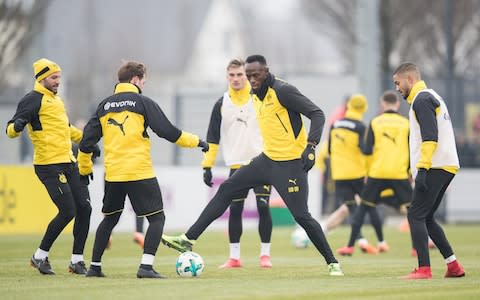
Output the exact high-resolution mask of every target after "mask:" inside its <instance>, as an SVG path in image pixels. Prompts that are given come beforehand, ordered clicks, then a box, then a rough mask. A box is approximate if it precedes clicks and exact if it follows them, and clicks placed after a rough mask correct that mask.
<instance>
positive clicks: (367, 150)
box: [361, 123, 375, 155]
mask: <svg viewBox="0 0 480 300" xmlns="http://www.w3.org/2000/svg"><path fill="white" fill-rule="evenodd" d="M374 145H375V135H374V134H373V129H372V123H370V126H368V129H367V134H366V136H365V142H364V143H363V146H362V147H361V149H362V152H363V154H365V155H372V153H373V146H374Z"/></svg>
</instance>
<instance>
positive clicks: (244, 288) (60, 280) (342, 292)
mask: <svg viewBox="0 0 480 300" xmlns="http://www.w3.org/2000/svg"><path fill="white" fill-rule="evenodd" d="M445 229H446V233H447V235H448V237H449V238H450V241H451V243H452V244H453V246H454V249H455V252H456V255H457V257H458V258H459V260H460V262H461V263H462V264H463V265H464V267H465V270H466V273H467V276H466V277H465V278H460V279H444V278H443V273H444V272H445V265H444V262H443V259H442V257H441V256H440V254H439V253H438V251H437V250H434V251H432V253H431V261H432V270H433V279H432V280H424V281H404V280H400V279H398V276H401V275H405V274H406V273H408V272H410V271H411V270H412V269H413V268H414V267H415V266H416V259H415V258H413V257H411V256H410V238H409V234H407V233H400V232H399V231H398V230H397V229H396V228H393V227H390V228H386V230H385V236H386V239H387V241H388V242H389V244H390V247H391V250H390V252H388V253H386V254H381V255H378V256H371V255H367V254H363V253H361V252H360V251H358V249H357V250H356V252H355V254H354V256H352V257H345V258H344V257H338V259H339V260H340V263H341V264H342V267H343V270H344V272H345V274H346V276H345V277H337V278H333V277H329V276H328V273H327V268H326V265H325V263H324V260H323V258H322V257H321V256H320V255H319V254H318V253H317V251H316V250H315V249H314V248H313V247H309V248H307V249H295V248H293V246H291V244H290V233H291V232H292V230H293V228H290V227H287V228H286V227H276V228H274V232H273V237H272V262H273V268H272V269H261V268H260V267H259V266H258V254H259V241H258V234H257V233H256V231H253V230H252V231H247V232H244V235H243V238H242V261H243V263H244V267H243V268H241V269H230V270H220V269H218V268H217V267H218V265H220V264H222V263H223V262H224V261H225V259H226V258H227V255H228V240H227V237H226V235H225V234H224V233H223V232H213V231H207V232H206V233H205V234H204V235H203V236H202V237H201V238H200V240H199V241H198V243H197V245H196V247H195V248H194V251H196V252H198V253H200V254H201V255H202V256H203V258H204V260H205V264H206V269H205V270H204V273H203V274H202V276H201V277H199V278H190V279H186V278H180V277H178V276H177V275H176V273H175V260H176V257H177V253H176V252H175V251H173V250H171V249H168V248H166V247H164V246H163V245H162V246H161V247H160V249H159V251H158V254H157V258H156V261H155V268H156V270H157V271H159V272H161V273H162V274H164V275H167V276H168V279H166V280H151V279H141V280H140V279H136V277H135V274H136V271H137V268H138V264H139V261H140V256H141V251H140V249H139V248H138V246H137V245H136V244H134V243H133V242H132V235H131V234H115V236H114V240H113V247H112V249H110V250H108V251H107V252H106V254H105V255H104V258H103V271H104V273H105V274H106V275H107V278H85V277H82V276H78V275H71V274H69V273H68V272H67V265H68V262H69V259H70V254H69V253H70V249H71V241H72V238H71V237H70V235H62V236H61V237H60V238H59V240H58V241H57V242H56V244H55V245H54V247H53V248H52V250H51V252H50V261H51V263H52V266H53V268H54V270H55V271H56V273H57V275H55V276H42V275H40V274H39V273H38V271H36V270H34V269H33V268H31V267H30V266H29V265H28V262H29V258H30V256H31V255H32V253H33V251H34V250H35V249H36V247H37V246H38V243H39V240H40V236H27V235H22V236H1V237H0V241H1V243H0V299H110V300H114V299H115V300H118V299H192V300H193V299H194V300H197V299H302V300H305V299H337V300H338V299H409V300H411V299H480V226H478V225H476V226H473V225H464V226H446V227H445ZM169 234H171V232H169ZM364 234H365V235H366V237H367V238H369V239H370V240H374V238H373V231H372V230H371V228H369V227H368V226H367V228H365V229H364ZM347 235H348V228H347V227H343V228H340V229H338V230H336V231H334V232H333V233H332V234H330V235H329V236H328V239H329V241H330V244H331V246H332V248H333V249H336V248H338V247H340V246H343V245H344V244H345V243H346V241H347ZM93 236H94V235H93V234H91V235H90V236H89V240H88V243H87V246H86V259H87V261H89V259H90V256H91V249H92V243H93Z"/></svg>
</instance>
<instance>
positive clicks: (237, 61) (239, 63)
mask: <svg viewBox="0 0 480 300" xmlns="http://www.w3.org/2000/svg"><path fill="white" fill-rule="evenodd" d="M244 65H245V62H244V61H243V60H241V59H239V58H234V59H232V60H231V61H230V62H229V63H228V65H227V70H228V69H230V68H232V67H233V68H239V67H243V66H244Z"/></svg>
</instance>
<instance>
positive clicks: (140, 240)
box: [133, 216, 145, 248]
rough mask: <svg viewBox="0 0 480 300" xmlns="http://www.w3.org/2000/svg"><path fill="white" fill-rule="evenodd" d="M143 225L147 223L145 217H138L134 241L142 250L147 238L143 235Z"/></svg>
mask: <svg viewBox="0 0 480 300" xmlns="http://www.w3.org/2000/svg"><path fill="white" fill-rule="evenodd" d="M143 223H145V217H141V216H136V218H135V232H134V233H133V241H134V242H135V243H137V244H138V245H139V246H140V247H141V248H143V246H144V244H145V236H144V234H143Z"/></svg>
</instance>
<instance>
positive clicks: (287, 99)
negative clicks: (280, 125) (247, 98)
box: [277, 84, 325, 146]
mask: <svg viewBox="0 0 480 300" xmlns="http://www.w3.org/2000/svg"><path fill="white" fill-rule="evenodd" d="M277 96H278V99H279V101H280V103H281V104H282V105H283V106H284V107H285V108H287V109H289V110H292V111H294V112H298V113H300V114H302V115H304V116H306V117H307V118H309V119H310V131H309V132H308V138H307V140H308V142H309V144H313V145H315V146H316V145H318V143H319V142H320V138H321V137H322V131H323V126H324V124H325V114H324V113H323V111H322V110H321V109H320V107H318V106H317V105H316V104H315V103H313V102H312V101H311V100H310V99H308V98H307V97H305V96H304V95H303V94H302V93H300V91H299V90H298V89H297V88H296V87H294V86H292V85H289V84H285V85H283V86H282V87H280V88H279V89H278V92H277Z"/></svg>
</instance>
